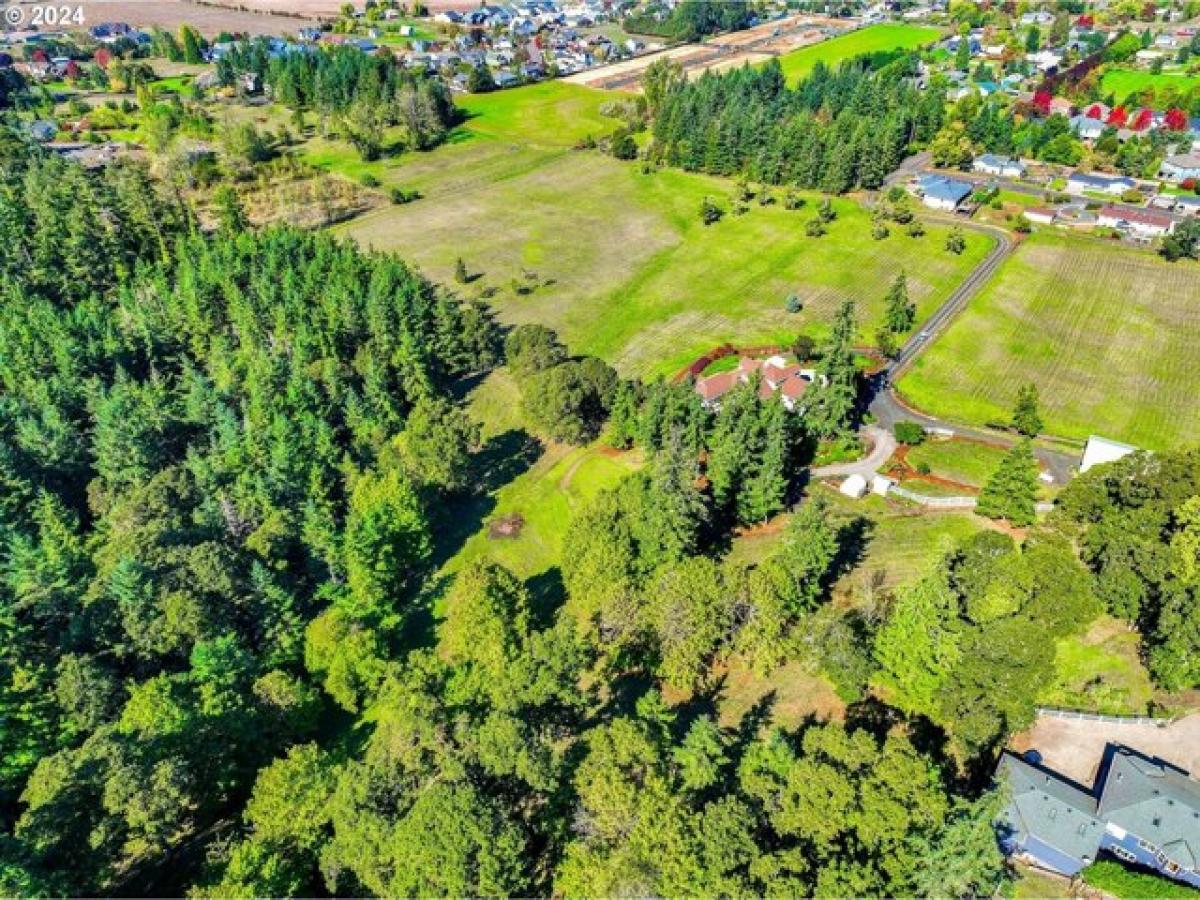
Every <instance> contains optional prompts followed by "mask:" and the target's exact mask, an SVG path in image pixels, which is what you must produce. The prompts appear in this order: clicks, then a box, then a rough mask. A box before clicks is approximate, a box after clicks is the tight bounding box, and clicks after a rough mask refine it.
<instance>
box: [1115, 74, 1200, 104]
mask: <svg viewBox="0 0 1200 900" xmlns="http://www.w3.org/2000/svg"><path fill="white" fill-rule="evenodd" d="M1198 84H1200V75H1188V74H1187V73H1185V72H1160V73H1158V74H1157V75H1155V74H1154V73H1153V72H1150V71H1148V70H1146V69H1109V70H1108V71H1106V72H1105V73H1104V76H1103V78H1102V79H1101V81H1100V91H1101V93H1103V94H1112V95H1113V96H1114V97H1116V98H1117V102H1118V103H1120V102H1122V101H1123V100H1124V99H1125V98H1126V97H1127V96H1129V95H1130V94H1136V93H1138V92H1139V91H1144V90H1145V89H1146V88H1148V87H1149V88H1154V90H1155V91H1163V90H1166V89H1168V88H1176V89H1178V90H1180V91H1186V90H1189V89H1191V88H1193V87H1195V86H1196V85H1198Z"/></svg>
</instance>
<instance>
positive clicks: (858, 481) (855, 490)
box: [839, 473, 867, 500]
mask: <svg viewBox="0 0 1200 900" xmlns="http://www.w3.org/2000/svg"><path fill="white" fill-rule="evenodd" d="M839 490H840V491H841V492H842V493H843V494H845V495H846V496H847V497H852V498H854V499H855V500H861V499H862V498H863V497H865V496H866V495H867V479H865V478H863V477H862V476H861V475H859V474H857V473H856V474H854V475H851V476H849V477H848V478H847V479H846V480H845V481H843V482H842V486H841V488H839Z"/></svg>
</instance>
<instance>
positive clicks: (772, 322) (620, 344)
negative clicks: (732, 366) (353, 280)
mask: <svg viewBox="0 0 1200 900" xmlns="http://www.w3.org/2000/svg"><path fill="white" fill-rule="evenodd" d="M566 89H570V90H566ZM607 96H608V95H606V94H604V93H602V92H597V91H592V90H589V89H587V88H580V87H576V86H573V85H567V84H562V83H555V82H548V83H543V84H539V85H534V86H531V87H527V88H519V89H516V90H512V91H500V92H496V93H494V94H487V95H483V96H480V97H469V98H466V99H465V100H464V101H463V104H464V106H466V107H468V108H469V109H471V110H472V111H473V112H474V113H476V115H475V117H473V118H470V119H468V120H467V122H466V123H465V124H464V125H463V126H462V127H461V128H460V129H459V131H460V132H461V133H462V136H461V137H460V138H459V139H457V140H452V141H451V142H449V144H448V145H447V146H443V147H440V148H438V149H436V150H434V151H432V152H430V153H425V154H406V155H404V156H403V157H401V158H398V159H396V160H387V161H383V162H382V163H381V164H378V165H376V168H375V169H372V170H371V171H372V174H376V175H377V177H380V179H381V181H382V182H383V183H384V185H385V186H388V185H390V184H399V185H403V186H404V187H406V188H409V189H415V190H418V191H420V193H421V195H422V199H421V200H418V201H417V202H415V203H410V204H406V205H404V206H388V207H385V208H382V209H378V210H376V211H374V212H372V213H370V214H368V215H365V216H362V217H361V218H358V219H355V220H353V221H351V222H348V223H345V224H344V225H342V226H339V228H338V232H339V233H340V234H344V235H347V236H350V237H353V238H355V239H356V240H358V241H359V242H360V243H362V244H364V245H366V246H370V247H374V248H376V249H379V250H392V251H396V252H398V253H399V254H400V255H401V256H402V257H403V258H405V259H407V260H411V261H413V262H415V263H416V264H417V265H419V266H420V267H421V269H422V270H423V271H425V272H426V274H428V275H429V276H431V277H432V278H434V279H435V280H440V281H443V282H447V283H448V282H449V281H450V279H451V277H452V274H453V271H454V265H455V261H456V260H457V259H458V258H459V257H462V258H463V259H464V261H465V262H466V263H467V265H468V267H469V268H470V269H471V270H472V271H473V272H478V273H480V274H481V277H480V278H479V279H478V281H477V282H476V283H475V284H474V285H473V286H472V287H471V288H468V289H464V290H463V291H462V292H463V293H464V294H470V293H471V292H472V291H475V292H482V291H483V290H485V289H487V288H490V289H491V291H492V293H493V296H491V297H490V298H489V302H490V303H491V304H492V305H493V307H494V308H495V309H496V311H497V313H498V315H499V317H500V319H501V320H502V321H504V322H505V323H508V324H521V323H525V322H539V323H542V324H545V325H548V326H550V327H552V328H554V329H555V330H556V331H558V333H559V335H560V336H561V337H562V338H563V339H564V340H565V341H566V343H567V344H568V346H569V348H570V349H571V351H572V352H573V353H590V354H595V355H597V356H600V357H602V358H604V359H605V360H607V361H608V362H610V363H612V364H614V365H616V366H617V368H618V369H620V370H621V372H622V373H624V374H627V375H629V374H636V375H643V376H645V375H653V374H664V375H668V374H672V373H674V372H675V371H677V370H678V369H679V368H680V367H682V366H683V365H686V364H687V363H688V362H691V361H692V360H694V359H695V358H696V357H697V356H698V355H700V354H701V353H703V352H705V351H706V350H709V349H711V348H712V347H713V346H716V345H718V344H720V343H723V342H725V341H729V342H733V343H741V344H762V343H790V341H791V340H792V339H793V338H794V337H795V335H796V333H797V331H800V330H805V331H808V332H809V333H811V334H813V336H815V337H820V336H821V335H822V334H823V333H825V332H827V330H828V323H829V322H830V320H831V319H832V316H833V313H834V311H835V310H836V309H837V306H838V305H839V303H840V302H841V301H842V300H843V299H854V300H856V301H858V303H859V321H860V338H861V339H862V340H863V341H865V342H868V343H869V342H871V340H872V338H873V335H874V333H875V330H876V326H877V324H878V322H879V320H880V318H881V316H882V312H883V303H882V301H883V297H884V294H885V293H886V291H887V287H888V284H889V283H890V281H891V279H892V277H893V276H894V275H895V273H896V272H898V271H900V270H904V271H905V272H906V273H907V275H908V285H909V293H910V296H911V297H912V298H913V300H914V301H915V302H916V303H917V306H918V319H920V318H922V317H924V316H925V315H927V314H928V313H930V312H931V311H932V310H933V309H934V308H936V306H937V305H938V304H939V303H940V302H941V301H942V300H944V299H945V297H946V296H948V295H949V293H950V292H951V291H952V290H953V289H954V287H955V286H956V285H957V284H959V283H960V282H961V280H962V279H963V278H964V277H965V276H966V275H967V274H968V273H969V272H970V271H971V269H972V268H974V266H975V265H976V264H977V263H978V262H979V261H980V260H981V259H982V258H983V257H984V256H985V255H986V254H987V252H988V251H989V249H990V248H991V245H992V244H991V238H989V237H987V236H984V235H980V234H976V233H973V232H967V234H966V237H967V250H966V252H964V253H963V254H962V255H961V256H954V255H953V254H949V253H947V252H945V250H944V248H943V244H944V242H945V238H946V233H947V230H946V228H945V227H944V226H941V225H935V224H932V223H930V224H928V225H927V234H926V235H925V236H923V237H920V238H910V237H908V236H907V235H904V234H901V233H899V232H896V233H893V235H892V236H891V237H889V238H888V239H886V240H883V241H875V240H873V239H872V238H871V235H870V231H871V222H870V217H869V215H868V214H867V212H866V211H865V210H864V209H863V208H862V207H860V206H858V205H857V204H856V203H854V202H852V201H850V200H846V199H837V200H835V201H834V207H835V209H836V210H837V212H838V218H837V220H836V221H835V222H833V223H832V224H831V225H830V226H829V233H828V234H827V235H825V236H824V237H821V238H809V237H806V236H805V234H804V225H805V223H806V222H807V221H808V219H810V218H811V217H812V216H813V215H814V212H815V206H816V203H817V202H818V200H819V195H816V194H809V195H807V196H808V198H809V204H808V206H807V208H805V209H802V210H798V211H791V212H789V211H787V210H784V209H783V208H782V205H781V204H778V203H776V204H774V205H772V206H760V205H758V204H757V203H753V202H752V203H751V205H750V209H749V211H748V212H747V213H746V214H745V215H743V216H733V215H732V214H730V215H727V216H726V217H725V218H724V219H723V220H722V221H720V222H718V223H717V224H715V225H712V226H708V227H706V226H704V225H703V224H702V223H701V222H700V217H699V209H700V204H701V201H702V200H703V199H704V197H706V196H711V197H713V198H715V199H716V200H717V201H718V202H719V203H721V204H723V205H724V206H725V207H726V208H727V209H728V208H729V207H730V206H731V197H732V194H733V189H734V188H733V184H732V182H730V181H728V180H724V179H719V178H713V177H709V176H705V175H698V174H692V173H687V172H682V171H678V170H674V169H662V170H659V171H656V172H653V173H651V174H643V173H642V171H641V168H640V166H638V165H637V164H634V163H624V162H620V161H618V160H614V159H612V158H610V157H607V156H604V155H602V154H600V153H598V152H595V151H574V150H571V149H569V148H570V147H571V146H572V145H573V144H574V143H575V142H576V141H577V140H578V137H580V136H582V135H584V134H588V133H596V132H597V131H598V130H599V127H600V126H601V125H602V124H603V123H610V124H609V126H608V127H610V128H611V127H616V122H615V121H614V120H609V119H605V118H604V117H601V116H599V112H598V110H599V105H600V103H601V102H603V99H605V98H606V97H607ZM567 120H570V124H564V123H565V122H566V121H567ZM348 152H349V151H348ZM310 161H312V160H311V158H310ZM326 162H327V163H328V161H326ZM328 164H329V165H331V166H333V167H334V168H336V165H335V164H333V163H328ZM355 174H359V175H360V174H361V173H357V172H356V173H355ZM775 193H776V194H777V195H778V194H779V193H781V192H780V191H779V190H776V192H775ZM525 271H529V272H533V273H535V275H536V281H537V283H538V285H539V286H538V287H537V288H536V289H535V290H533V291H532V292H530V293H525V294H520V293H518V292H517V291H516V290H515V288H514V284H513V282H514V279H521V278H523V277H524V272H525ZM791 293H796V294H798V295H799V296H800V298H801V300H802V301H803V303H804V309H803V310H802V312H800V313H796V314H793V313H788V312H787V311H786V310H785V308H784V302H785V299H786V297H787V296H788V294H791Z"/></svg>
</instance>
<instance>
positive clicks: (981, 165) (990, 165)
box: [971, 153, 1025, 178]
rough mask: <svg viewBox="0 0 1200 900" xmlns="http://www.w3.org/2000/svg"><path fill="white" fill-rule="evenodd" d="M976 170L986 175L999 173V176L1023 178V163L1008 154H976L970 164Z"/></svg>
mask: <svg viewBox="0 0 1200 900" xmlns="http://www.w3.org/2000/svg"><path fill="white" fill-rule="evenodd" d="M971 167H972V168H973V169H974V170H975V171H976V172H983V173H984V174H986V175H999V176H1000V177H1001V178H1024V177H1025V163H1023V162H1021V160H1019V159H1017V158H1015V157H1010V156H999V155H997V154H995V153H984V154H983V155H982V156H977V157H976V158H975V162H974V163H972V166H971Z"/></svg>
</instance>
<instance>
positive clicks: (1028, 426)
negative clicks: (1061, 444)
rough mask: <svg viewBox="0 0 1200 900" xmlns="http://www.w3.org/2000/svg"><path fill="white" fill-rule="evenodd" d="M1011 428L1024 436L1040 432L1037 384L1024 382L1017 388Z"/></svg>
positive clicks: (1035, 434)
mask: <svg viewBox="0 0 1200 900" xmlns="http://www.w3.org/2000/svg"><path fill="white" fill-rule="evenodd" d="M1012 423H1013V428H1015V429H1016V430H1017V431H1018V432H1020V433H1021V434H1023V435H1025V436H1026V437H1037V436H1038V435H1039V434H1041V432H1042V417H1041V415H1040V414H1039V413H1038V390H1037V385H1035V384H1032V383H1029V384H1024V385H1022V386H1021V387H1020V388H1018V389H1017V403H1016V406H1015V407H1014V408H1013V418H1012Z"/></svg>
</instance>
